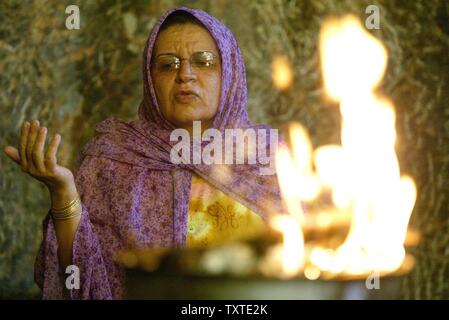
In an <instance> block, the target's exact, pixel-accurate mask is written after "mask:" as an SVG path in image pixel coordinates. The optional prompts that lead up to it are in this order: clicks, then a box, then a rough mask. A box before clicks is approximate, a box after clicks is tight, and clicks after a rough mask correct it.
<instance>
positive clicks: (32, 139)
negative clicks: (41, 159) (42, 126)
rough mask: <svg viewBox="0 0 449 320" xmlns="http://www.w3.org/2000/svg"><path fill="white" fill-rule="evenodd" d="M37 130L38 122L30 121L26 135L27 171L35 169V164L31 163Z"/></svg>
mask: <svg viewBox="0 0 449 320" xmlns="http://www.w3.org/2000/svg"><path fill="white" fill-rule="evenodd" d="M38 130H39V120H36V119H35V120H33V121H31V128H30V133H29V134H28V141H27V147H26V157H27V162H28V167H29V168H28V169H34V168H36V166H35V163H34V162H33V147H34V143H35V142H36V138H37V131H38Z"/></svg>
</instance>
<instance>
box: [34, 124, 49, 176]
mask: <svg viewBox="0 0 449 320" xmlns="http://www.w3.org/2000/svg"><path fill="white" fill-rule="evenodd" d="M46 137H47V128H45V127H40V128H39V130H38V132H37V138H36V142H35V143H34V147H33V152H32V158H33V163H34V165H35V166H36V168H37V169H38V170H39V172H41V173H44V172H45V171H46V170H45V165H44V144H45V138H46Z"/></svg>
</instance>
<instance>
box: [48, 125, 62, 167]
mask: <svg viewBox="0 0 449 320" xmlns="http://www.w3.org/2000/svg"><path fill="white" fill-rule="evenodd" d="M60 142H61V136H60V135H59V134H56V135H54V136H53V139H52V140H51V142H50V145H49V146H48V150H47V154H46V155H45V160H44V164H45V167H46V168H47V169H48V170H50V172H54V170H55V169H56V153H57V152H58V147H59V143H60Z"/></svg>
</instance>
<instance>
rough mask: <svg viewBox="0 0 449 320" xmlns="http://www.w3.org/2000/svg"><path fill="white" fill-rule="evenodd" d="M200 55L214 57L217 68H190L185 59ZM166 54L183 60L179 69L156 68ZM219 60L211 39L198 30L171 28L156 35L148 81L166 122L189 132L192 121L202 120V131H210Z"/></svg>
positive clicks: (215, 107)
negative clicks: (150, 78) (150, 79)
mask: <svg viewBox="0 0 449 320" xmlns="http://www.w3.org/2000/svg"><path fill="white" fill-rule="evenodd" d="M200 51H209V52H212V53H213V54H215V56H216V59H215V61H216V64H214V65H212V66H209V67H207V68H204V67H203V68H199V67H198V66H192V65H191V64H190V62H189V60H188V59H189V58H190V57H191V56H192V54H193V53H195V52H200ZM167 54H169V55H171V56H172V55H175V56H177V57H179V58H180V59H185V60H181V64H180V67H179V69H175V70H172V71H165V70H162V69H161V68H159V67H158V65H157V61H162V59H163V58H164V57H166V56H167ZM220 60H221V59H220V54H219V51H218V49H217V46H216V44H215V41H214V39H213V38H212V36H211V35H210V33H209V31H208V30H207V29H205V28H203V27H201V26H198V25H194V24H183V25H173V26H170V27H169V28H167V29H166V30H164V31H162V32H161V33H160V34H159V35H158V37H157V40H156V43H155V47H154V50H153V60H152V61H153V62H152V64H151V77H152V80H153V85H154V89H155V92H156V97H157V101H158V104H159V107H160V109H161V112H162V114H163V115H164V117H165V119H167V120H168V121H170V122H171V123H173V124H174V125H175V126H176V127H178V128H184V129H187V130H189V131H191V128H192V121H194V120H201V128H202V129H203V130H204V129H206V128H208V127H210V125H211V124H212V121H213V118H214V116H215V114H216V112H217V110H218V104H219V101H220V92H221V62H220ZM160 65H161V64H159V66H160ZM183 91H193V92H194V93H195V94H193V95H186V94H184V93H183Z"/></svg>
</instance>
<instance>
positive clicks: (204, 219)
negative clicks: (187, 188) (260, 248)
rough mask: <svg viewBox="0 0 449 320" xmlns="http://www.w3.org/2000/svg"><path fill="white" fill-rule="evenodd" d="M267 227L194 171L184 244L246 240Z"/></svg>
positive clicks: (218, 243) (264, 230)
mask: <svg viewBox="0 0 449 320" xmlns="http://www.w3.org/2000/svg"><path fill="white" fill-rule="evenodd" d="M267 230H268V228H267V225H266V223H265V221H264V220H263V219H262V218H261V217H260V216H259V215H257V214H256V213H254V212H253V211H251V210H249V209H248V208H246V207H245V206H243V205H242V204H240V203H239V202H237V201H236V200H234V199H232V198H231V197H229V196H227V195H225V194H224V193H223V192H221V191H220V190H217V189H216V188H214V187H213V186H211V185H210V184H209V183H208V182H207V181H205V180H203V179H201V178H200V177H199V176H197V175H193V177H192V189H191V192H190V206H189V222H188V236H187V247H195V248H196V247H210V246H215V245H221V244H224V243H228V242H233V241H239V240H246V239H249V238H253V237H256V236H258V235H260V234H262V233H263V232H266V231H267Z"/></svg>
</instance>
